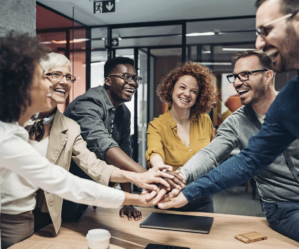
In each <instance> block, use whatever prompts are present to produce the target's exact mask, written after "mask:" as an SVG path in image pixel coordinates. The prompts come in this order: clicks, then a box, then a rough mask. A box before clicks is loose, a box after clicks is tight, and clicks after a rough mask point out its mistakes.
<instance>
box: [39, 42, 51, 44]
mask: <svg viewBox="0 0 299 249" xmlns="http://www.w3.org/2000/svg"><path fill="white" fill-rule="evenodd" d="M50 43H52V42H50V41H45V42H41V44H50Z"/></svg>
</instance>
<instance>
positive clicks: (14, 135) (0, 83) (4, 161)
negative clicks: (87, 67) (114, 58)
mask: <svg viewBox="0 0 299 249" xmlns="http://www.w3.org/2000/svg"><path fill="white" fill-rule="evenodd" d="M45 57H47V56H46V48H45V47H43V46H42V45H41V44H40V43H39V41H38V39H36V38H35V37H30V36H29V35H28V34H16V33H14V32H11V33H9V34H8V35H7V36H6V37H0V194H1V192H2V191H1V188H2V187H3V186H2V185H3V182H4V180H5V179H7V178H8V177H9V176H10V175H11V174H12V172H14V173H16V174H18V175H19V176H21V177H22V178H23V179H24V181H25V180H26V181H28V182H29V183H30V184H31V185H34V186H36V187H39V188H41V189H43V190H45V191H47V192H49V193H51V194H53V195H57V196H60V197H61V198H64V199H67V200H71V201H74V202H79V203H83V204H87V205H91V206H100V207H106V208H119V207H120V206H121V205H133V204H136V205H140V206H151V205H153V203H152V202H151V201H147V198H148V195H133V194H130V193H124V192H123V191H120V190H117V189H113V188H109V187H107V186H103V185H100V184H98V183H95V182H93V181H90V180H86V179H81V178H78V177H76V176H74V175H72V174H71V173H69V172H68V171H66V170H65V169H64V168H62V167H58V166H56V165H54V164H51V163H50V162H49V161H48V159H46V157H44V156H42V154H43V153H44V150H46V149H47V147H46V146H43V147H42V148H40V150H39V151H37V150H35V149H34V147H33V146H32V145H30V144H29V143H28V138H29V135H28V132H27V131H26V130H25V129H24V128H23V127H22V126H23V125H24V123H25V122H26V121H28V120H29V119H30V117H32V116H33V115H34V114H36V113H38V112H49V111H51V108H53V103H52V104H51V97H52V94H53V93H52V94H51V92H52V90H53V89H52V84H51V82H50V81H49V80H47V79H46V76H45V75H44V71H43V68H42V67H41V65H40V63H39V61H40V59H41V58H45ZM48 76H49V75H48ZM52 76H53V74H52V73H50V77H52ZM61 76H63V77H71V76H69V75H68V74H63V75H61V74H60V77H61ZM54 77H55V75H54ZM71 78H72V77H71ZM50 90H51V91H50ZM55 90H56V92H59V93H58V94H60V96H61V97H62V95H64V94H62V92H63V91H62V90H61V89H60V90H59V91H57V89H55ZM56 97H57V96H56ZM53 99H54V96H53ZM55 104H56V102H55ZM52 111H53V110H52ZM48 118H50V117H48ZM44 121H47V122H48V121H49V119H47V120H42V122H44ZM42 125H43V124H41V123H39V122H38V124H37V126H42ZM44 125H45V123H44ZM64 131H67V129H65V130H64ZM35 134H38V133H35ZM60 136H62V137H64V143H60V144H57V149H58V150H60V149H62V148H63V146H64V145H65V142H66V141H67V140H68V137H67V135H66V134H65V133H61V134H60ZM38 137H39V136H38ZM41 138H43V136H41ZM36 148H37V147H36ZM56 152H57V151H55V153H56ZM70 153H71V152H70ZM56 154H57V153H56ZM90 154H91V153H90ZM70 155H71V154H70ZM94 157H96V156H95V155H94ZM56 159H57V157H56ZM56 159H55V157H53V158H52V160H51V161H52V162H55V161H56ZM86 160H87V159H86ZM116 170H118V173H120V174H117V176H116V178H120V180H121V182H126V181H127V180H126V178H125V177H124V175H122V173H124V171H122V170H120V169H116ZM116 170H114V171H113V173H117V172H116ZM132 174H135V177H136V179H140V180H141V179H142V178H143V180H141V181H143V182H144V183H146V182H147V183H150V182H149V181H148V180H150V179H151V180H153V181H152V182H157V181H156V180H158V181H159V182H160V183H162V184H163V182H161V180H162V179H161V178H158V177H155V176H156V175H158V176H162V172H160V173H159V172H157V173H156V172H154V173H153V174H154V175H155V176H154V177H149V175H148V174H147V172H146V173H140V174H137V173H133V172H132ZM142 174H146V175H143V176H142ZM111 175H112V174H111ZM165 176H166V175H165ZM166 177H167V176H166ZM169 177H170V178H173V177H172V176H169ZM110 180H111V181H112V178H111V179H110ZM151 180H150V181H151ZM163 181H164V180H163ZM115 182H119V181H118V180H117V179H115ZM165 184H166V185H168V184H167V183H166V182H165ZM10 186H11V187H13V188H14V191H19V192H18V194H19V197H20V198H21V197H28V196H27V194H28V186H26V187H19V188H18V187H17V186H19V185H16V186H13V185H10ZM148 187H149V188H150V189H151V188H152V190H155V189H156V186H154V185H149V186H148ZM4 188H5V187H4ZM29 197H30V196H29ZM9 198H10V196H8V197H7V196H6V197H5V199H6V200H7V199H9ZM53 200H54V199H53V198H52V197H50V199H49V205H50V206H53V204H54V201H53ZM33 201H34V200H33ZM27 203H28V200H27V202H26V200H24V199H23V200H22V201H20V202H19V203H17V204H18V205H16V206H15V207H17V208H12V209H10V210H9V211H10V213H9V214H10V218H9V219H8V218H7V217H6V220H5V217H4V216H3V215H2V214H1V230H3V231H0V232H1V240H2V242H3V241H5V243H0V247H1V248H2V249H5V248H7V247H8V246H10V245H12V244H13V243H16V242H19V241H21V240H23V239H26V238H27V237H28V236H30V235H31V234H32V232H33V222H32V220H33V215H32V211H31V210H29V211H28V209H27V210H26V206H27V205H26V204H27ZM61 203H62V201H61ZM61 203H60V204H61ZM24 204H25V205H24ZM29 204H30V205H31V204H32V202H29ZM33 204H34V205H35V203H33ZM34 205H32V207H34ZM22 208H23V209H22ZM24 208H25V210H24ZM0 211H1V209H0ZM2 219H3V221H4V220H5V222H2ZM8 234H9V236H7V235H8ZM4 239H5V240H4ZM1 244H2V245H1Z"/></svg>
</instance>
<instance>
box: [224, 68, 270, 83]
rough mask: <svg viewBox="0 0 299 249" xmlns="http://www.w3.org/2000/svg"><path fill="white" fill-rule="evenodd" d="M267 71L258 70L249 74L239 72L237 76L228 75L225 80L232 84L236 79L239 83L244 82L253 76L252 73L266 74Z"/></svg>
mask: <svg viewBox="0 0 299 249" xmlns="http://www.w3.org/2000/svg"><path fill="white" fill-rule="evenodd" d="M266 71H269V70H268V69H260V70H254V71H250V72H241V73H238V74H229V75H227V76H226V78H227V80H228V81H229V82H230V83H234V82H235V80H236V78H238V79H239V80H240V81H242V82H243V81H246V80H249V75H250V74H253V73H258V72H266Z"/></svg>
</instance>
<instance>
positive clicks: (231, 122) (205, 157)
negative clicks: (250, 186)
mask: <svg viewBox="0 0 299 249" xmlns="http://www.w3.org/2000/svg"><path fill="white" fill-rule="evenodd" d="M260 128H261V123H260V122H259V120H258V119H257V117H256V114H255V112H254V110H253V109H252V107H251V106H250V105H248V106H242V107H241V108H239V109H238V110H237V111H236V112H234V113H233V114H232V115H231V116H229V117H228V118H227V119H225V121H224V122H223V123H222V124H221V126H220V127H219V129H218V133H217V135H216V137H215V138H214V140H213V141H212V142H211V143H210V144H209V145H208V146H206V147H205V148H204V149H202V150H200V151H199V152H198V153H197V154H195V155H194V156H193V157H192V158H191V159H190V160H189V161H188V162H187V163H186V164H185V165H184V167H183V168H182V172H183V173H184V174H185V176H186V181H187V183H190V182H192V181H194V180H196V179H197V178H198V177H200V176H202V175H205V174H206V173H208V172H209V171H210V170H212V169H213V168H215V167H217V166H218V165H219V164H221V162H223V161H224V160H225V159H226V158H227V157H228V156H229V154H230V153H231V151H232V150H234V149H240V150H242V149H243V148H245V147H247V145H248V140H249V138H250V137H251V136H253V135H255V134H256V133H258V131H259V129H260ZM298 172H299V140H295V141H294V142H293V143H292V144H291V145H290V146H289V147H288V149H286V150H285V151H284V152H283V154H281V155H279V156H278V157H277V159H276V160H275V161H274V162H273V163H272V164H271V165H270V166H269V167H268V168H266V169H265V170H264V171H263V172H262V173H261V174H259V175H257V176H256V177H255V180H256V182H257V187H258V191H259V194H260V196H261V197H262V200H263V201H266V202H276V201H296V202H299V183H298V181H297V180H296V179H295V177H294V175H295V176H296V175H297V174H298Z"/></svg>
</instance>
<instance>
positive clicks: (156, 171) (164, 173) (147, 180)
mask: <svg viewBox="0 0 299 249" xmlns="http://www.w3.org/2000/svg"><path fill="white" fill-rule="evenodd" d="M131 181H132V182H133V183H134V184H135V185H137V186H138V187H140V188H144V189H146V191H144V192H143V193H142V194H141V195H139V196H138V200H137V201H135V202H134V203H135V204H138V205H140V206H143V207H149V206H153V205H157V204H159V208H161V209H168V208H171V207H181V206H184V205H186V204H187V203H188V201H187V199H186V198H185V196H184V195H183V194H182V193H180V191H181V189H182V188H184V187H185V180H184V178H183V177H182V176H181V175H180V174H179V173H178V172H174V171H172V167H171V166H168V165H161V166H158V167H154V168H151V169H150V170H148V171H147V172H144V173H138V174H134V176H133V177H132V178H131ZM119 214H120V217H122V218H123V217H124V215H126V216H127V217H128V220H131V219H132V218H134V220H140V219H141V217H142V215H141V212H140V211H138V210H137V209H136V208H134V206H132V205H127V206H124V207H123V208H122V209H121V210H120V213H119Z"/></svg>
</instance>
